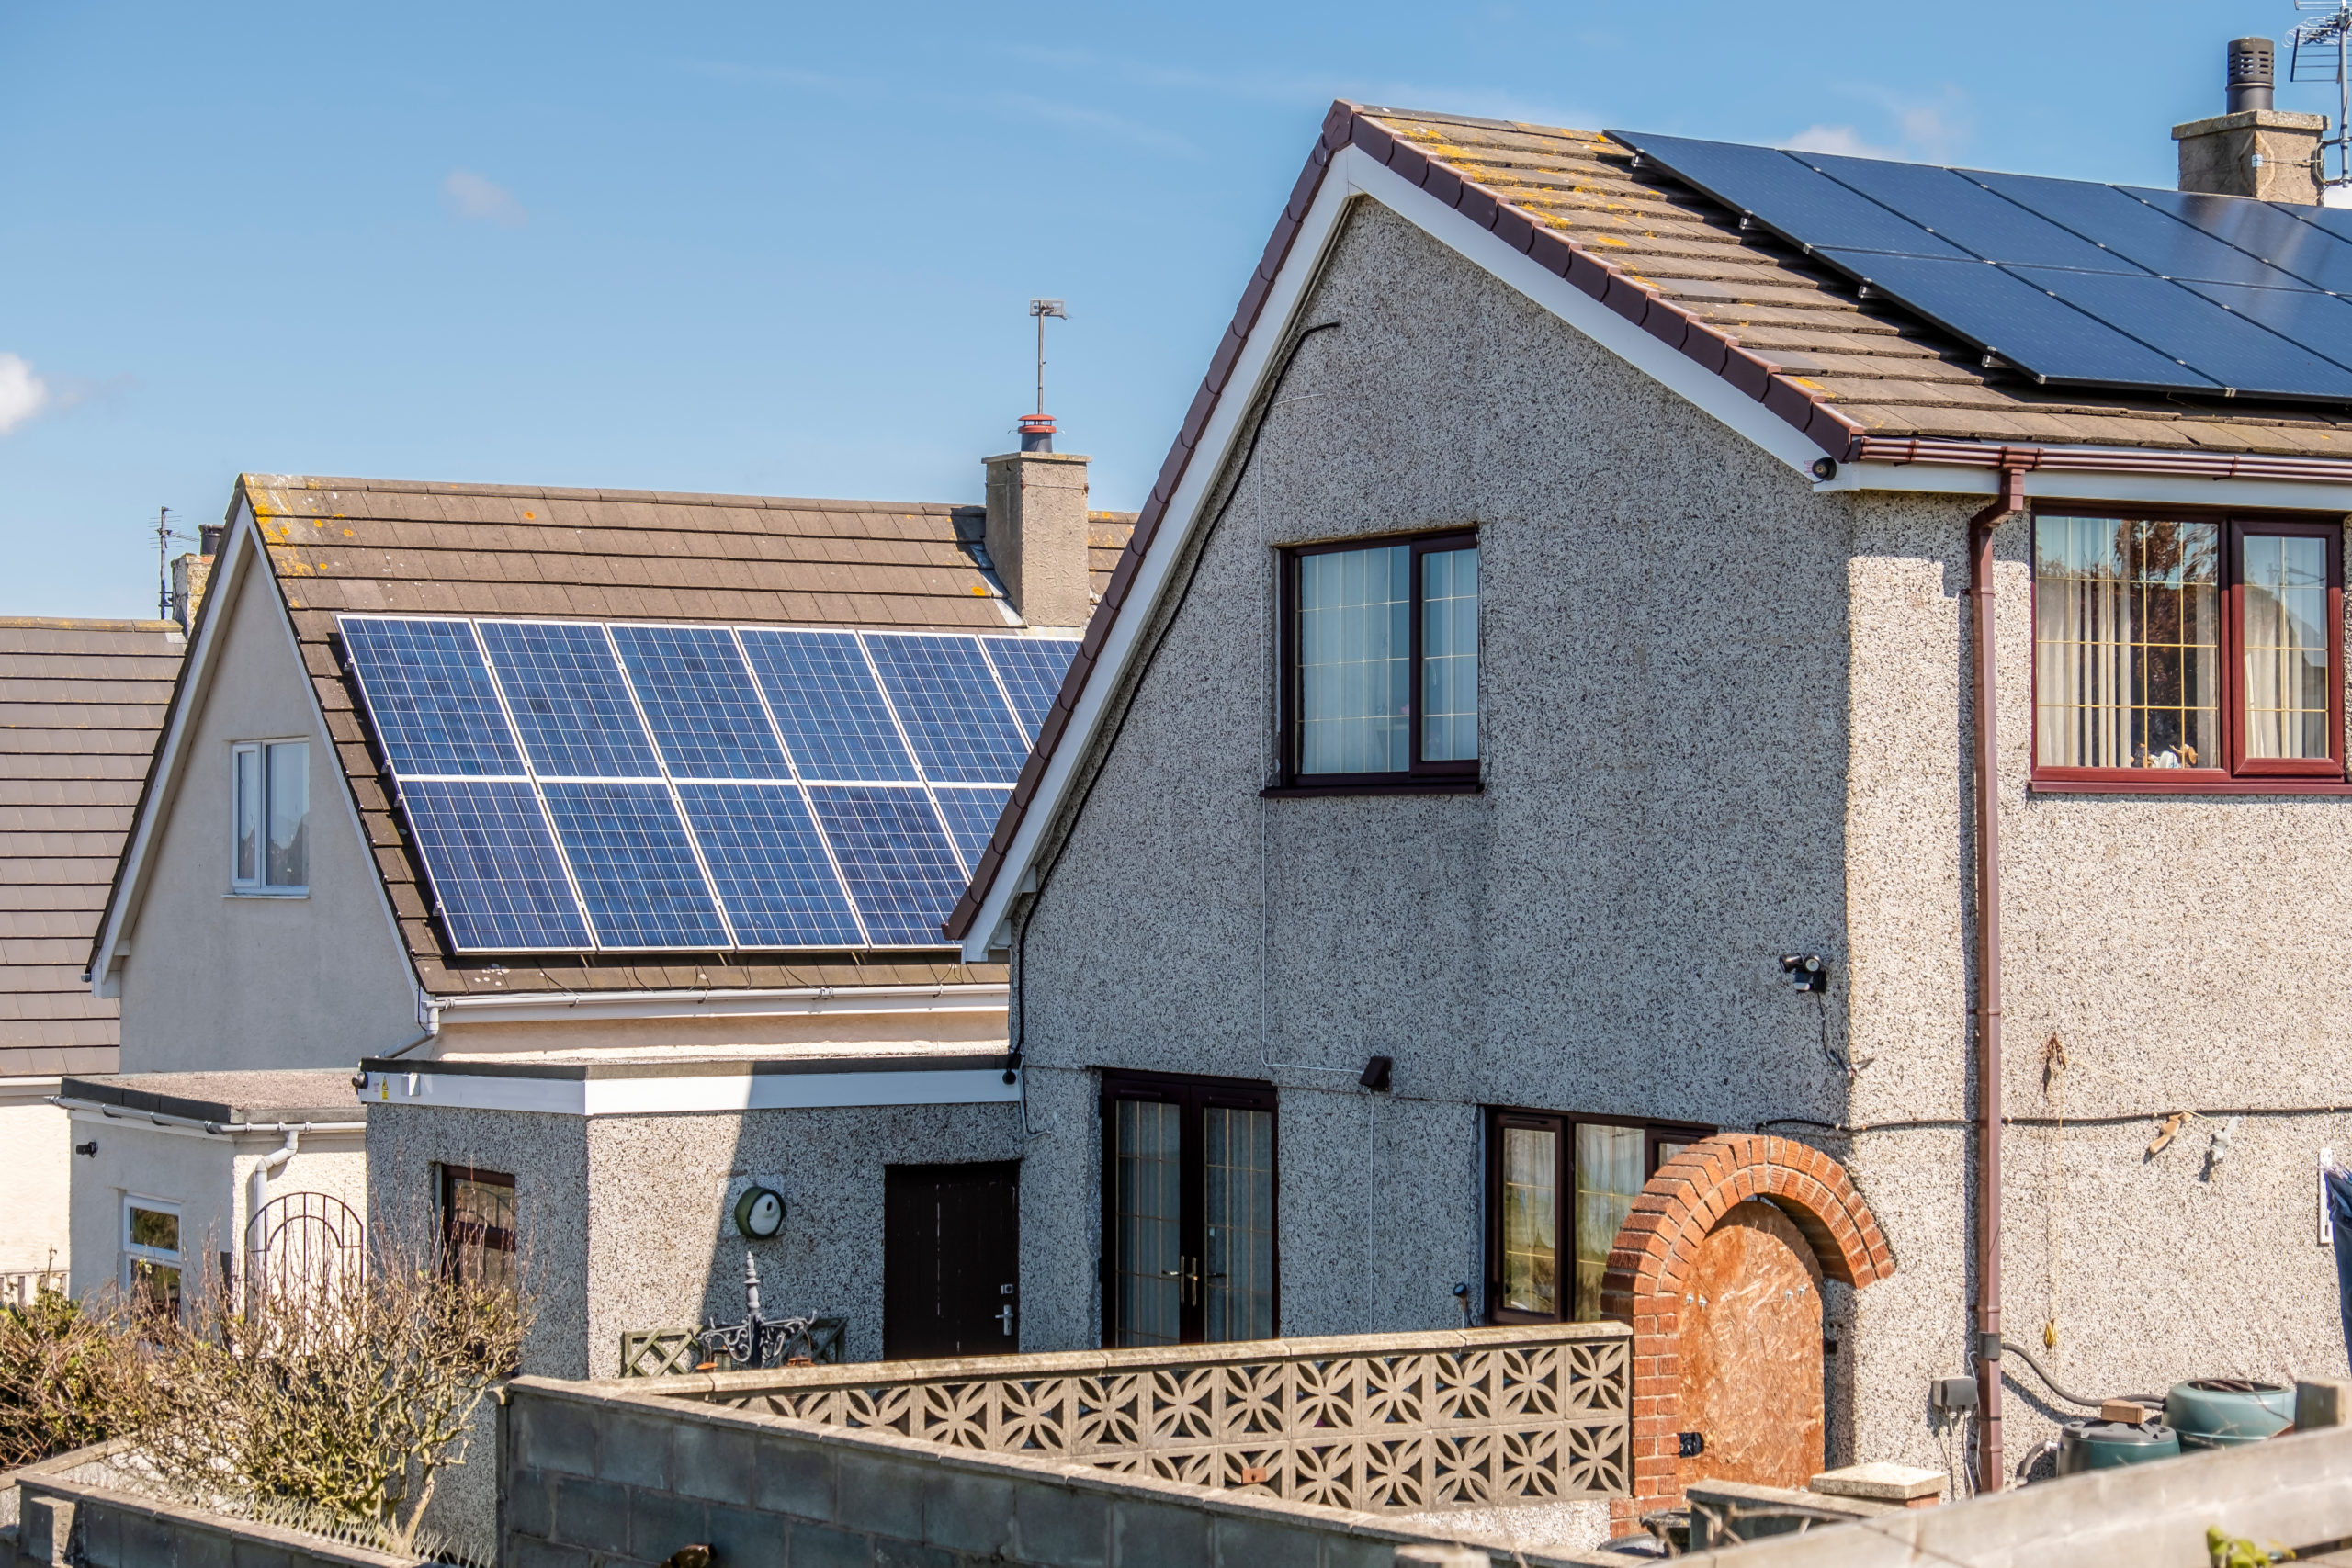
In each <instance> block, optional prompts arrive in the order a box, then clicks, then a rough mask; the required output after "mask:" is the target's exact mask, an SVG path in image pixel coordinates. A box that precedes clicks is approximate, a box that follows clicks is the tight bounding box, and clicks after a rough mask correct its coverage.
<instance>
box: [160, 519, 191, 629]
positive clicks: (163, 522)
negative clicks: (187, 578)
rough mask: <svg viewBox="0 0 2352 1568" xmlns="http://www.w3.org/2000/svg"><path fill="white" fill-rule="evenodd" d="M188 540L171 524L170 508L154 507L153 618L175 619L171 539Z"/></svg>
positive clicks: (185, 541)
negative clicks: (173, 610) (173, 612)
mask: <svg viewBox="0 0 2352 1568" xmlns="http://www.w3.org/2000/svg"><path fill="white" fill-rule="evenodd" d="M174 539H177V540H179V541H180V542H181V543H182V544H186V543H187V542H188V540H187V535H186V534H183V533H180V532H179V531H177V530H176V529H175V528H174V527H173V526H172V509H171V508H170V507H168V506H159V507H157V508H155V618H156V619H157V620H159V621H169V620H174V619H176V618H177V617H175V615H173V614H172V561H171V555H172V541H173V540H174Z"/></svg>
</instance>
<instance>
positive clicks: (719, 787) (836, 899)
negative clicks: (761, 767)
mask: <svg viewBox="0 0 2352 1568" xmlns="http://www.w3.org/2000/svg"><path fill="white" fill-rule="evenodd" d="M677 788H678V799H679V805H680V808H681V810H682V811H683V813H684V818H685V824H686V829H687V831H688V832H690V833H691V834H693V836H694V839H695V843H696V844H697V846H698V847H699V848H700V850H701V852H702V856H703V862H704V865H705V867H706V869H707V872H708V873H709V875H710V880H711V885H712V886H713V888H714V889H715V890H716V891H717V893H718V904H719V908H721V909H722V910H724V911H725V912H726V914H727V922H728V925H729V927H730V928H731V929H732V930H733V931H734V933H735V939H736V945H737V946H739V947H743V948H749V949H752V950H761V949H769V950H776V951H786V950H792V949H809V948H819V949H838V948H856V947H866V946H870V945H872V944H871V942H869V941H868V940H867V935H866V931H865V924H864V922H863V921H862V920H861V919H860V918H859V916H858V912H857V908H856V906H855V904H854V902H853V901H852V900H851V898H850V896H849V889H848V887H847V886H846V884H845V883H844V881H843V879H842V871H841V867H840V865H839V864H838V863H836V861H835V860H834V857H833V849H832V845H831V843H830V842H829V841H828V840H827V839H826V838H825V835H824V832H823V830H822V829H820V827H819V826H818V824H817V819H816V816H815V813H814V812H813V811H811V810H810V808H809V801H808V797H807V795H805V794H804V793H803V791H802V788H801V786H800V785H799V784H796V783H794V782H793V781H791V780H789V779H786V780H783V781H781V782H776V781H761V782H752V783H739V784H713V783H708V782H703V781H689V782H686V783H683V784H679V785H678V786H677ZM751 801H758V802H761V803H762V804H763V806H764V807H765V810H764V811H763V813H761V814H758V815H753V814H752V813H748V812H745V811H744V810H742V809H741V808H742V807H744V806H745V805H746V804H747V803H748V802H751ZM780 894H781V897H779V895H780Z"/></svg>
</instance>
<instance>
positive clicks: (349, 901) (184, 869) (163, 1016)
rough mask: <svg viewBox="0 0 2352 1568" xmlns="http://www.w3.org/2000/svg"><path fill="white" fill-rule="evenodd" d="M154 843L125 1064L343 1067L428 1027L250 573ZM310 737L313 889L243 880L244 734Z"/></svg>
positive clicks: (135, 942)
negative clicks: (248, 889) (264, 890)
mask: <svg viewBox="0 0 2352 1568" xmlns="http://www.w3.org/2000/svg"><path fill="white" fill-rule="evenodd" d="M234 592H235V598H234V601H233V603H231V604H220V605H216V606H215V607H214V609H213V613H214V614H216V615H218V614H220V613H221V612H222V611H226V612H227V614H228V620H227V624H226V625H225V626H221V627H220V628H219V629H220V631H221V632H225V633H226V634H227V641H226V643H225V644H224V645H223V646H221V647H220V649H219V650H218V652H217V654H216V658H217V659H218V660H219V664H218V668H217V669H216V671H214V674H213V678H212V682H211V685H210V687H209V690H208V691H207V692H206V693H204V694H203V697H202V705H201V706H200V707H199V708H198V711H197V712H196V713H195V714H194V715H193V717H192V721H191V722H190V725H189V730H188V733H187V737H186V739H184V740H183V742H182V744H183V747H184V752H185V758H186V761H185V765H184V771H183V773H182V776H181V781H180V785H179V789H178V791H177V794H176V795H175V797H174V798H173V799H171V800H170V801H169V802H168V804H167V806H166V808H165V817H164V823H163V829H162V831H161V833H160V834H159V835H158V836H157V837H156V838H155V840H153V843H152V845H151V846H150V849H149V855H150V857H151V858H150V863H151V865H152V867H153V874H152V878H151V880H150V881H149V883H148V885H147V887H146V891H145V896H144V898H143V900H142V902H141V905H140V907H139V909H138V911H137V919H136V921H135V923H134V924H133V925H132V926H131V928H130V957H129V959H128V960H127V961H126V962H125V964H124V973H123V977H122V1071H124V1072H126V1073H145V1072H175V1071H176V1072H186V1071H198V1070H201V1071H212V1072H218V1071H229V1070H234V1069H238V1068H255V1067H332V1066H345V1065H347V1064H354V1063H356V1062H357V1061H358V1060H359V1058H360V1057H362V1056H366V1055H377V1054H380V1053H382V1052H385V1051H390V1050H394V1049H397V1048H398V1047H399V1046H401V1045H402V1044H405V1043H407V1042H408V1041H410V1040H412V1039H413V1038H414V1037H415V1035H416V1034H417V1032H418V1028H417V1025H416V1022H415V1019H416V1001H415V990H414V986H413V980H412V978H411V975H410V970H409V966H408V961H407V958H406V956H405V955H404V954H403V953H401V951H400V949H399V947H398V946H397V944H396V941H395V938H394V934H393V931H392V927H391V923H390V919H389V917H388V916H387V915H386V913H385V910H384V903H383V894H382V892H381V890H380V884H379V882H378V880H377V877H376V873H375V868H374V867H373V865H372V864H371V863H370V862H369V858H368V851H367V847H366V845H365V844H364V843H363V842H362V841H361V840H360V837H359V831H358V828H357V826H356V822H355V819H354V818H353V816H352V813H351V809H350V806H349V804H348V798H347V790H346V787H345V784H344V780H343V775H342V772H341V769H340V768H339V766H338V765H337V763H336V761H335V757H334V747H333V746H332V744H331V743H330V742H329V739H328V737H327V735H326V733H325V730H324V728H322V726H321V724H320V722H319V718H318V713H317V709H316V705H315V700H314V698H313V696H312V694H311V687H310V681H309V678H308V677H307V676H306V675H305V674H304V672H303V670H302V667H301V663H300V660H299V658H298V656H297V654H296V651H295V645H294V641H293V637H292V634H291V632H290V630H289V629H288V626H287V624H286V621H285V613H284V611H283V609H282V608H281V607H280V606H279V604H278V603H277V590H276V588H275V586H274V585H273V584H272V583H271V582H270V581H269V579H268V577H267V575H266V572H264V571H263V570H261V569H260V567H259V565H258V563H253V564H252V565H250V566H249V569H248V570H246V571H245V572H244V574H243V579H242V581H240V582H239V583H238V584H237V585H236V588H235V591H234ZM302 737H308V738H309V739H310V742H311V819H310V856H311V869H310V877H311V883H310V892H309V894H308V895H307V896H305V897H232V896H231V895H230V892H229V875H230V864H229V848H230V799H231V795H230V772H229V770H230V761H229V758H230V745H231V743H232V742H233V741H238V740H258V739H300V738H302Z"/></svg>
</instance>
